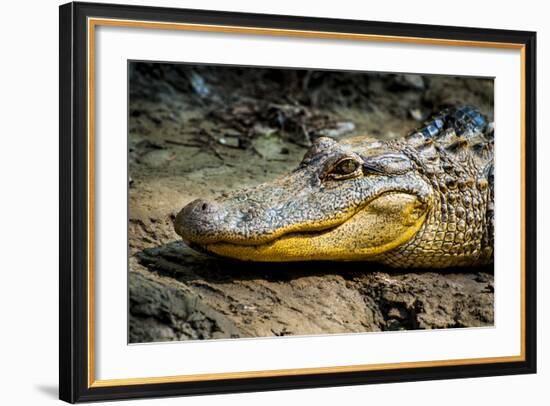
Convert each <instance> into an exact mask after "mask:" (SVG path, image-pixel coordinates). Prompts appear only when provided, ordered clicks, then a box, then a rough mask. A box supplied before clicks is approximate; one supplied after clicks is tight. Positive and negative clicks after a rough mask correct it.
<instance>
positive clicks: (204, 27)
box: [87, 18, 526, 388]
mask: <svg viewBox="0 0 550 406" xmlns="http://www.w3.org/2000/svg"><path fill="white" fill-rule="evenodd" d="M97 26H110V27H131V28H148V29H161V30H183V31H194V32H217V33H233V34H243V35H264V36H284V37H300V38H319V39H340V40H356V41H371V42H389V43H402V44H420V45H435V46H460V47H480V48H497V49H514V50H519V51H520V64H521V74H520V76H521V77H520V82H521V103H520V109H521V112H520V115H521V130H520V137H521V149H520V154H521V158H520V163H521V237H520V238H521V247H520V250H521V269H520V279H521V281H520V290H521V292H520V302H521V303H520V338H521V348H520V354H519V355H513V356H502V357H484V358H483V357H482V358H465V359H452V360H434V361H414V362H396V363H383V364H365V365H344V366H331V367H316V368H294V369H277V370H265V371H244V372H220V373H209V374H190V375H176V376H160V377H146V378H123V379H107V380H96V379H95V334H94V331H95V328H94V327H95V315H94V313H95V312H94V308H95V278H94V270H95V263H94V238H95V231H94V218H95V217H94V213H95V208H94V196H95V150H94V145H95V138H94V137H95V28H96V27H97ZM87 46H88V50H87V55H88V61H87V67H88V69H87V80H88V213H87V218H88V270H87V271H88V274H87V282H88V312H87V313H88V323H87V325H88V387H89V388H98V387H111V386H125V385H143V384H161V383H177V382H192V381H212V380H220V379H244V378H266V377H280V376H296V375H312V374H333V373H334V374H336V373H342V372H361V371H380V370H391V369H398V368H426V367H440V366H458V365H473V364H478V365H479V364H494V363H504V362H522V361H525V359H526V358H525V357H526V348H525V130H526V128H525V91H526V89H525V45H524V44H520V43H506V42H486V41H466V40H452V39H439V38H422V37H405V36H403V37H400V36H391V35H373V34H355V33H345V32H326V31H307V30H290V29H276V28H261V27H241V26H228V25H209V24H187V23H167V22H155V21H139V20H120V19H109V18H89V19H88V22H87Z"/></svg>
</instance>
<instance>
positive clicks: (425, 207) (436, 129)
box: [174, 106, 494, 268]
mask: <svg viewBox="0 0 550 406" xmlns="http://www.w3.org/2000/svg"><path fill="white" fill-rule="evenodd" d="M493 150H494V124H493V123H489V122H488V120H487V119H486V117H484V116H483V115H482V114H481V113H480V112H479V110H478V109H476V108H475V107H472V106H461V107H458V108H448V109H444V110H442V111H440V112H439V113H438V114H436V115H434V116H432V117H431V119H429V120H428V121H426V122H425V123H424V125H423V126H422V127H421V128H419V129H416V130H413V131H411V132H410V133H408V134H407V135H405V136H404V137H402V138H400V139H395V140H387V141H380V140H375V139H373V138H370V137H368V136H354V137H351V138H348V139H343V140H341V141H336V140H334V139H331V138H327V137H320V138H317V139H316V140H315V141H314V142H313V145H312V146H311V148H310V149H309V150H308V151H307V153H306V154H305V156H304V158H303V160H302V162H301V163H300V164H299V166H298V167H297V168H296V169H294V170H293V171H292V172H291V173H289V174H288V175H286V176H284V177H281V178H279V179H276V180H274V181H272V182H269V183H264V184H261V185H259V186H256V187H252V188H248V189H244V190H240V191H235V192H231V193H224V194H222V195H221V196H220V197H218V198H215V199H212V200H210V201H208V200H203V199H198V200H195V201H193V202H191V203H189V204H188V205H186V206H185V207H184V208H183V209H182V210H181V211H180V212H179V213H178V215H177V216H176V219H175V221H174V226H175V230H176V232H177V233H178V234H179V235H180V236H181V237H182V238H183V240H184V241H186V242H187V243H188V244H189V245H190V246H191V247H194V248H196V249H199V250H202V251H207V252H209V253H212V254H215V255H218V256H223V257H230V258H235V259H239V260H246V261H266V262H275V261H311V260H329V261H374V262H378V263H381V264H384V265H387V266H390V267H397V268H445V267H455V266H477V265H487V264H490V263H492V262H493V234H494V175H493V161H494V159H493Z"/></svg>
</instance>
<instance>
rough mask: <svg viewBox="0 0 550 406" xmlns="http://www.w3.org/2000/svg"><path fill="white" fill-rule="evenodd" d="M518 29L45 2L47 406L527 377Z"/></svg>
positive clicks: (532, 363) (528, 196)
mask: <svg viewBox="0 0 550 406" xmlns="http://www.w3.org/2000/svg"><path fill="white" fill-rule="evenodd" d="M535 39H536V35H535V33H533V32H525V31H509V30H495V29H482V28H461V27H444V26H428V25H416V24H398V23H386V22H372V21H352V20H335V19H318V18H305V17H290V16H275V15H259V14H244V13H228V12H215V11H203V10H183V9H166V8H154V7H141V6H120V5H105V4H93V3H69V4H66V5H63V6H61V7H60V185H61V187H60V235H61V244H60V247H61V248H60V398H61V399H63V400H65V401H68V402H79V401H94V400H108V399H122V398H138V397H154V396H174V395H191V394H208V393H229V392H241V391H261V390H274V389H291V388H308V387H322V386H335V385H355V384H368V383H385V382H402V381H413V380H427V379H448V378H462V377H479V376H490V375H505V374H521V373H534V372H535V371H536V342H535V338H536V325H535V320H536V308H535V303H536V289H535V288H536V206H535V205H536V203H535V202H536V187H535V185H536V163H535V158H536V157H535V111H536V108H535V101H536V100H535Z"/></svg>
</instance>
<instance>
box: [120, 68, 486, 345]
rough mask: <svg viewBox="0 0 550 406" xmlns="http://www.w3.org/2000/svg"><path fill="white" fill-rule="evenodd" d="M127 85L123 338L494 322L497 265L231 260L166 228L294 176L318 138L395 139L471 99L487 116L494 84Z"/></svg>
mask: <svg viewBox="0 0 550 406" xmlns="http://www.w3.org/2000/svg"><path fill="white" fill-rule="evenodd" d="M129 88H130V109H129V139H128V145H129V176H130V179H129V199H130V201H129V226H128V227H129V248H130V259H129V264H130V267H129V294H130V300H129V312H130V318H129V320H130V322H129V341H130V342H132V343H139V342H153V341H171V340H187V339H208V338H238V337H265V336H283V335H306V334H328V333H350V332H366V331H384V330H408V329H424V328H428V329H430V328H456V327H476V326H488V325H492V324H493V320H494V317H493V300H494V287H493V286H494V284H493V282H494V278H493V270H492V267H489V268H463V269H450V270H442V271H433V270H422V269H418V270H414V271H407V272H404V271H396V270H392V269H388V268H384V267H382V266H380V265H377V264H369V263H316V262H309V263H308V262H304V263H295V264H255V263H240V262H238V261H232V260H224V259H219V258H212V257H209V256H206V255H204V254H200V253H197V252H195V251H193V250H192V249H190V248H189V247H187V246H186V245H185V244H184V243H183V242H182V241H180V239H179V237H178V235H177V234H176V233H175V232H174V230H173V224H172V221H173V219H174V216H175V215H176V214H177V212H178V211H179V210H180V209H181V208H182V207H183V206H184V205H185V204H187V203H188V202H190V201H192V200H194V199H196V198H199V197H202V198H209V197H211V196H214V195H218V194H220V193H222V192H225V191H229V190H233V189H236V188H242V187H247V186H252V185H256V184H258V183H261V182H265V181H268V180H271V179H273V178H275V177H278V176H280V175H282V174H284V173H285V172H288V171H289V170H291V169H293V168H294V167H296V165H297V164H298V163H299V162H300V160H301V158H302V156H303V155H304V153H305V151H306V150H307V146H308V145H310V144H311V141H312V140H313V139H314V138H316V137H318V136H322V135H325V136H331V137H334V138H336V139H338V138H341V137H347V136H353V135H359V134H363V135H367V136H369V137H372V138H378V139H389V138H396V137H401V136H403V135H405V134H406V133H407V132H408V131H410V130H411V129H414V128H415V127H419V126H420V125H421V123H422V121H423V120H425V119H427V118H428V117H429V115H430V114H431V113H433V112H436V111H437V110H439V109H441V108H443V107H446V106H454V105H459V104H466V103H468V104H473V105H475V106H477V107H479V108H480V109H481V111H482V112H483V113H484V114H486V115H487V116H488V117H489V119H490V120H492V117H493V108H492V103H493V81H492V80H490V79H477V78H453V77H436V76H420V75H393V74H363V73H361V74H359V73H346V74H343V73H334V72H319V71H317V72H316V71H285V70H277V69H249V68H227V67H205V66H191V65H171V64H147V63H132V64H131V65H130V87H129Z"/></svg>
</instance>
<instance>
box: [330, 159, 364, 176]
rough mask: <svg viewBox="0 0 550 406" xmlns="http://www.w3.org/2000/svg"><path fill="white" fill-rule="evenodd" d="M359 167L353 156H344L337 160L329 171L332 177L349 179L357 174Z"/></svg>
mask: <svg viewBox="0 0 550 406" xmlns="http://www.w3.org/2000/svg"><path fill="white" fill-rule="evenodd" d="M360 167H361V165H360V164H359V162H357V161H356V160H355V159H353V158H344V159H342V160H341V161H339V162H338V163H337V164H336V165H335V166H334V167H333V168H332V169H331V170H330V172H329V175H330V177H332V178H333V179H349V178H352V177H354V176H356V175H358V174H359V173H358V169H359V168H360Z"/></svg>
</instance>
